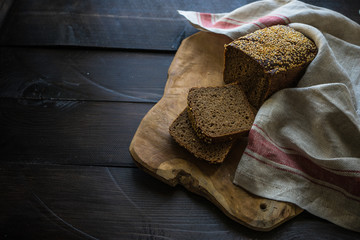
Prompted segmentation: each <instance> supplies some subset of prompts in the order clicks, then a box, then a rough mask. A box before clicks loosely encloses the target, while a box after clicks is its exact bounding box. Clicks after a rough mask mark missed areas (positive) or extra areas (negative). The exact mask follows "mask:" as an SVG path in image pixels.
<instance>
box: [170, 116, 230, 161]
mask: <svg viewBox="0 0 360 240" xmlns="http://www.w3.org/2000/svg"><path fill="white" fill-rule="evenodd" d="M169 133H170V135H171V136H172V137H173V139H174V140H175V141H176V142H177V143H178V144H179V145H180V146H182V147H184V148H185V149H187V150H188V151H189V152H190V153H192V154H193V155H194V156H195V157H197V158H200V159H203V160H206V161H208V162H209V163H214V164H218V163H222V162H223V161H224V159H225V158H226V156H227V155H228V153H229V152H230V150H231V147H232V146H233V144H234V141H228V142H221V143H213V144H207V143H205V142H204V141H202V140H201V139H199V138H198V137H197V135H196V133H195V132H194V130H193V128H192V126H191V123H190V121H189V119H188V114H187V111H186V109H185V110H184V111H183V112H182V113H181V114H180V115H179V116H178V117H177V118H176V119H175V120H174V122H173V123H172V124H171V125H170V127H169Z"/></svg>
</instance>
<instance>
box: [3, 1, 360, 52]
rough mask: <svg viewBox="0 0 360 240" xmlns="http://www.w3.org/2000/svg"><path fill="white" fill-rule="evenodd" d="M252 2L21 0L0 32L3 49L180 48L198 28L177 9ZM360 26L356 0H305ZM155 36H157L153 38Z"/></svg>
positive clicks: (217, 8) (210, 8) (222, 9)
mask: <svg viewBox="0 0 360 240" xmlns="http://www.w3.org/2000/svg"><path fill="white" fill-rule="evenodd" d="M250 2H254V0H241V1H239V0H224V1H208V2H207V3H206V4H203V3H202V1H193V0H186V1H176V0H170V1H169V0H167V1H164V0H155V1H146V0H137V1H132V0H122V1H116V0H111V1H99V0H88V1H70V0H65V1H61V3H57V2H55V1H52V2H48V1H45V0H41V1H40V0H38V1H26V0H18V1H15V2H14V3H13V7H12V8H11V10H10V11H9V15H8V17H7V19H6V21H4V24H3V25H4V26H3V28H2V29H1V34H0V44H1V45H3V46H14V45H18V46H30V45H31V46H91V47H110V48H127V49H129V48H130V49H158V50H172V51H174V50H176V49H177V48H178V47H179V45H180V43H181V41H182V40H183V39H184V38H186V37H188V36H190V35H192V34H193V33H195V32H196V30H195V29H194V28H193V27H192V26H191V25H190V24H189V23H188V22H187V21H186V20H185V18H183V17H182V16H180V15H179V14H178V13H177V10H178V9H179V10H190V11H200V12H213V13H222V12H230V11H232V10H234V9H236V8H238V7H240V6H243V5H245V4H247V3H250ZM304 2H307V3H310V4H313V5H316V6H320V7H327V8H330V9H332V10H335V11H338V12H340V13H342V14H344V15H346V16H348V17H349V18H350V19H352V20H354V21H356V22H358V23H360V16H359V14H358V11H359V7H356V6H358V1H357V0H340V1H339V0H330V1H329V0H304ZM154 33H156V34H154Z"/></svg>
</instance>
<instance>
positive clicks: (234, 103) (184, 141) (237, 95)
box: [169, 84, 255, 163]
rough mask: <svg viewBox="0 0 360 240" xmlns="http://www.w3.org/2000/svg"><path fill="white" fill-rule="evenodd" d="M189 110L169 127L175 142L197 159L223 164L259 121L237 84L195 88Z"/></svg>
mask: <svg viewBox="0 0 360 240" xmlns="http://www.w3.org/2000/svg"><path fill="white" fill-rule="evenodd" d="M187 100H188V106H187V108H186V109H185V110H184V111H183V112H182V113H181V114H180V115H179V116H178V118H176V119H175V121H174V122H173V123H172V124H171V126H170V128H169V132H170V135H171V136H172V137H173V138H174V140H175V141H176V142H177V143H178V144H179V145H181V146H182V147H184V148H186V149H187V150H188V151H190V152H191V153H192V154H193V155H195V156H196V157H197V158H201V159H204V160H206V161H208V162H210V163H221V162H223V161H224V159H225V157H226V155H227V154H228V153H229V151H230V149H231V147H232V145H233V143H234V140H235V139H237V138H239V137H241V136H246V135H247V133H248V132H249V130H250V128H251V125H252V123H253V121H254V118H255V113H254V112H253V108H252V106H251V105H250V104H249V102H248V101H247V98H246V96H245V93H244V92H243V91H242V89H241V87H240V86H239V85H236V84H229V85H225V86H220V87H199V88H191V89H190V91H189V94H188V98H187Z"/></svg>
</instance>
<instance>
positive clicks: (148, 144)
mask: <svg viewBox="0 0 360 240" xmlns="http://www.w3.org/2000/svg"><path fill="white" fill-rule="evenodd" d="M230 41H231V40H230V39H229V38H227V37H225V36H221V35H216V34H212V33H204V32H200V33H197V34H195V35H193V36H191V37H189V38H187V39H186V40H184V41H183V43H182V45H181V46H180V48H179V50H178V52H177V53H176V56H175V58H174V60H173V62H172V64H171V66H170V68H169V78H168V81H167V84H166V88H165V93H164V96H163V98H162V99H161V100H160V101H159V103H157V104H156V105H155V106H154V107H153V108H152V109H151V110H150V111H149V112H148V113H147V115H146V116H145V117H144V119H143V120H142V121H141V124H140V126H139V128H138V130H137V131H136V134H135V136H134V138H133V140H132V142H131V145H130V152H131V154H132V156H133V157H134V160H135V161H136V162H137V163H138V165H139V166H140V167H141V168H143V169H145V171H147V172H149V173H150V174H152V175H153V176H155V177H158V178H159V179H161V180H163V181H164V182H166V183H168V184H170V185H172V186H175V185H177V184H181V185H183V186H185V187H186V188H187V189H189V190H190V191H192V192H195V193H198V194H200V195H202V196H205V197H206V198H207V199H209V200H210V201H211V202H213V203H214V204H215V205H217V206H218V207H219V208H220V209H221V210H222V211H223V212H224V213H225V214H227V215H228V216H229V217H230V218H232V219H234V220H235V221H238V222H239V223H241V224H244V225H246V226H248V227H250V228H254V229H256V230H262V231H266V230H271V229H273V228H274V227H276V226H278V225H280V224H281V223H283V222H285V221H287V220H289V219H290V218H292V217H294V216H296V215H297V214H299V213H300V212H301V211H302V210H301V209H300V208H297V207H296V206H294V205H292V204H288V203H282V202H277V201H272V200H268V199H263V198H259V197H256V196H254V195H252V194H249V193H248V192H246V191H245V190H243V189H241V188H239V187H237V186H235V185H234V184H233V183H232V179H233V177H234V173H235V170H236V167H237V164H238V162H239V159H240V157H241V155H242V152H243V151H244V149H245V146H246V143H247V142H246V139H242V141H240V142H238V145H236V146H235V147H234V150H233V151H232V152H231V154H230V156H228V158H227V159H226V160H225V161H224V163H223V164H221V165H220V166H218V165H210V164H208V163H207V162H205V161H201V160H197V159H195V158H194V157H193V156H192V155H191V154H189V153H188V152H187V151H186V150H184V149H182V148H180V147H179V146H178V145H177V144H176V143H175V142H174V141H173V140H172V138H171V136H170V135H169V132H168V128H169V126H170V124H171V122H172V121H173V120H174V119H175V118H176V116H177V115H178V114H179V113H180V112H182V110H183V109H184V108H185V107H186V97H187V92H188V89H189V88H190V87H195V86H220V85H223V80H222V69H223V65H224V62H223V61H224V60H223V54H224V44H225V43H228V42H230Z"/></svg>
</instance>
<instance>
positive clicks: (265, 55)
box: [224, 25, 317, 109]
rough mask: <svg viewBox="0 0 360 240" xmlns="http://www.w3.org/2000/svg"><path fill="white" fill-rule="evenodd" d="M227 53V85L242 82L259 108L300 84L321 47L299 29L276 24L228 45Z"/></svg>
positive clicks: (247, 93) (251, 100) (225, 71)
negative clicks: (283, 91) (282, 90)
mask: <svg viewBox="0 0 360 240" xmlns="http://www.w3.org/2000/svg"><path fill="white" fill-rule="evenodd" d="M224 54H225V65H224V82H225V83H226V84H228V83H232V82H238V83H239V84H240V85H241V86H242V88H243V89H244V91H245V94H246V95H247V97H248V99H249V102H250V103H251V105H252V106H254V107H255V108H256V109H259V108H260V106H261V105H262V104H263V103H264V101H265V100H266V99H267V98H269V97H270V96H271V95H272V94H273V93H275V92H276V91H279V90H281V89H283V88H288V87H294V86H295V85H296V84H297V82H298V80H299V79H300V78H301V77H302V75H303V74H304V72H305V69H306V67H307V66H308V65H309V63H310V62H311V61H312V60H313V59H314V58H315V56H316V54H317V47H316V45H315V43H314V42H313V41H312V40H310V39H309V38H307V37H306V36H304V35H303V34H302V33H300V32H298V31H296V30H295V29H293V28H291V27H288V26H283V25H276V26H272V27H268V28H264V29H260V30H257V31H255V32H253V33H250V34H248V35H245V36H243V37H240V38H238V39H236V40H234V41H232V42H231V43H229V44H226V45H225V52H224Z"/></svg>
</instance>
